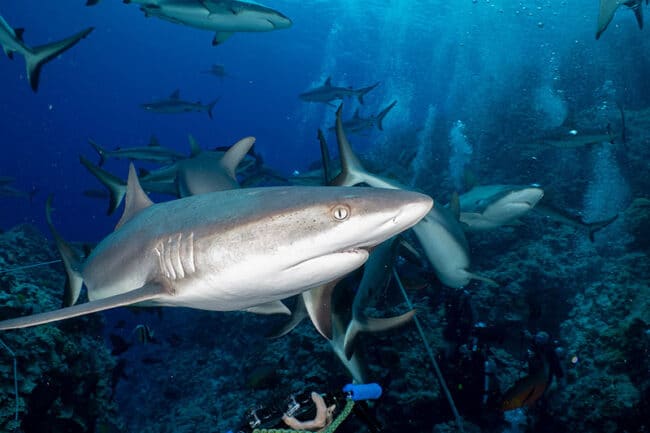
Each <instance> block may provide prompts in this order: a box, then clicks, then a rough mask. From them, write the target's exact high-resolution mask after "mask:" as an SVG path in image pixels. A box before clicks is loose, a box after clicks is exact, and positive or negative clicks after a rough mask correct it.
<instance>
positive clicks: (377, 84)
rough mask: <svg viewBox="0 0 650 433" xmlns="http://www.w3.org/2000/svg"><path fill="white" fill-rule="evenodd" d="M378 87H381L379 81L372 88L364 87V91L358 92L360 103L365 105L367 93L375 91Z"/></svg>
mask: <svg viewBox="0 0 650 433" xmlns="http://www.w3.org/2000/svg"><path fill="white" fill-rule="evenodd" d="M377 86H379V81H377V82H376V83H375V84H373V85H372V86H368V87H364V88H363V89H359V90H357V98H358V99H359V103H360V104H363V97H364V96H365V95H366V93H368V92H370V91H371V90H372V89H374V88H375V87H377Z"/></svg>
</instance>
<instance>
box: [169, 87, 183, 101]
mask: <svg viewBox="0 0 650 433" xmlns="http://www.w3.org/2000/svg"><path fill="white" fill-rule="evenodd" d="M180 97H181V91H180V90H179V89H176V90H174V91H173V92H172V94H171V95H169V99H179V98H180Z"/></svg>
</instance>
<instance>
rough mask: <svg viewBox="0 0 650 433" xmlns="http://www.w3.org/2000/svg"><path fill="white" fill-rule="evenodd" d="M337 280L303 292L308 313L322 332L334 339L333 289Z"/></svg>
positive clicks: (323, 334) (329, 338)
mask: <svg viewBox="0 0 650 433" xmlns="http://www.w3.org/2000/svg"><path fill="white" fill-rule="evenodd" d="M336 283H338V280H337V281H333V282H331V283H328V284H325V285H322V286H319V287H316V288H314V289H311V290H309V291H307V292H303V293H302V299H303V301H305V307H306V308H307V313H308V314H309V318H310V319H311V321H312V323H313V324H314V327H315V328H316V330H317V331H318V332H320V334H321V335H322V336H323V337H325V338H327V339H328V340H331V339H332V291H333V290H334V286H336Z"/></svg>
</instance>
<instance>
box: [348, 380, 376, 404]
mask: <svg viewBox="0 0 650 433" xmlns="http://www.w3.org/2000/svg"><path fill="white" fill-rule="evenodd" d="M343 392H345V393H346V394H349V395H350V398H351V399H352V400H354V401H359V400H376V399H378V398H379V397H381V393H382V389H381V386H380V385H379V384H378V383H357V384H355V383H348V384H347V385H345V386H344V387H343Z"/></svg>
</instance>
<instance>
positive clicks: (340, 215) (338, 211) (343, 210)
mask: <svg viewBox="0 0 650 433" xmlns="http://www.w3.org/2000/svg"><path fill="white" fill-rule="evenodd" d="M332 216H333V217H334V219H335V220H336V221H345V220H346V219H348V217H349V216H350V208H349V207H347V206H345V205H342V204H340V205H338V206H336V207H334V209H332Z"/></svg>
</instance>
